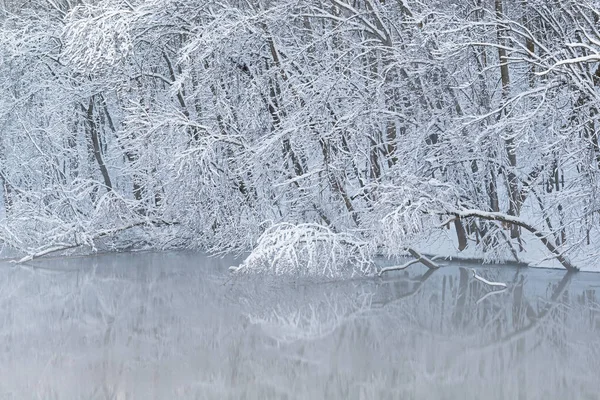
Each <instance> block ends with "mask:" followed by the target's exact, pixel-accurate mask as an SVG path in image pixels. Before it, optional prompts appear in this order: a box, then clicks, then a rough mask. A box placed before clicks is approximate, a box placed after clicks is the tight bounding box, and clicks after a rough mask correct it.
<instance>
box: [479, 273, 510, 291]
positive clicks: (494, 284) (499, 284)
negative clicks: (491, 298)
mask: <svg viewBox="0 0 600 400" xmlns="http://www.w3.org/2000/svg"><path fill="white" fill-rule="evenodd" d="M471 271H472V272H473V278H475V279H477V280H478V281H479V282H483V283H485V284H486V285H489V286H499V287H501V288H504V289H506V283H502V282H492V281H488V280H487V279H485V278H484V277H482V276H479V275H477V272H475V270H474V269H471Z"/></svg>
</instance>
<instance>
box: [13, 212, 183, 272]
mask: <svg viewBox="0 0 600 400" xmlns="http://www.w3.org/2000/svg"><path fill="white" fill-rule="evenodd" d="M146 224H154V225H171V224H172V223H169V222H166V221H158V222H152V221H141V222H135V223H132V224H129V225H126V226H122V227H119V228H115V229H107V230H103V231H100V232H98V233H96V234H95V235H93V236H92V237H91V238H90V241H94V240H98V239H101V238H104V237H107V236H111V235H114V234H116V233H119V232H123V231H126V230H128V229H131V228H135V227H137V226H141V225H146ZM88 243H89V242H81V243H61V244H55V245H52V246H48V247H46V248H44V249H42V250H38V251H36V252H34V253H32V254H29V255H27V256H25V257H23V258H21V259H19V260H16V261H12V262H13V263H15V264H23V263H26V262H28V261H31V260H33V259H34V258H40V257H43V256H46V255H48V254H51V253H56V252H58V251H64V250H71V249H74V248H77V247H80V246H83V245H85V244H88Z"/></svg>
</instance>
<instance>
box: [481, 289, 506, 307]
mask: <svg viewBox="0 0 600 400" xmlns="http://www.w3.org/2000/svg"><path fill="white" fill-rule="evenodd" d="M506 290H507V289H506V288H504V289H500V290H492V291H491V292H489V293H488V294H486V295H485V296H483V297H482V298H480V299H479V300H477V301H476V302H475V304H479V303H481V302H482V301H484V300H485V299H487V298H488V297H490V296H493V295H495V294H500V293H504V292H506Z"/></svg>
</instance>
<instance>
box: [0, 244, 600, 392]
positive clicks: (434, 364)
mask: <svg viewBox="0 0 600 400" xmlns="http://www.w3.org/2000/svg"><path fill="white" fill-rule="evenodd" d="M233 262H234V261H233V260H231V259H213V258H207V257H205V256H203V255H198V254H195V253H139V254H117V255H100V256H95V257H82V258H72V259H54V260H43V261H37V262H34V263H31V264H28V265H25V266H15V265H14V264H8V263H4V264H0V302H1V308H0V323H1V330H0V335H1V338H0V345H1V346H2V350H1V353H0V354H1V355H0V357H1V358H0V376H1V377H2V379H1V382H0V398H1V399H24V398H31V399H33V398H39V399H51V398H56V399H175V398H182V399H188V398H189V399H325V398H326V399H388V398H389V399H597V398H598V390H599V388H600V383H599V382H598V371H599V370H600V304H599V295H598V293H599V291H600V274H599V275H595V274H587V273H579V274H575V275H566V274H565V273H564V272H563V271H557V270H542V269H520V270H519V269H517V268H511V267H498V266H496V267H481V268H479V269H478V273H479V274H480V275H482V276H484V277H486V278H487V279H490V280H496V281H503V282H506V283H507V284H508V285H509V287H508V289H507V290H506V291H504V292H502V293H493V294H489V293H490V288H489V287H486V286H485V285H484V284H482V283H481V282H479V281H476V280H474V279H473V278H472V275H471V273H470V270H468V269H466V268H461V266H460V265H451V266H448V267H446V268H443V269H441V270H438V271H435V272H428V271H427V269H425V268H422V267H420V266H414V268H413V267H411V268H412V269H410V271H405V272H396V273H391V274H389V275H388V276H385V277H383V278H361V279H348V280H341V281H335V282H326V283H323V282H319V281H318V280H315V279H307V278H302V279H292V278H281V277H268V276H264V275H263V276H249V275H242V276H236V277H232V276H230V275H229V273H228V271H227V267H228V266H229V265H231V263H233ZM469 267H470V266H469ZM488 294H489V295H488ZM486 295H487V297H485V296H486Z"/></svg>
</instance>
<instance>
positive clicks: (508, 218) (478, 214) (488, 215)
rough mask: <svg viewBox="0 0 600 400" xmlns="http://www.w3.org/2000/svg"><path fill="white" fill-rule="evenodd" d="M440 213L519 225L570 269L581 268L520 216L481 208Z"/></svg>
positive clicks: (576, 269) (577, 269)
mask: <svg viewBox="0 0 600 400" xmlns="http://www.w3.org/2000/svg"><path fill="white" fill-rule="evenodd" d="M440 214H447V215H454V216H455V217H458V218H480V219H484V220H487V221H500V222H504V223H507V224H512V225H516V226H519V227H521V228H523V229H525V230H527V231H529V232H531V233H532V234H533V235H534V236H535V237H537V238H538V239H540V241H541V242H542V243H543V244H544V246H546V248H547V249H548V250H549V251H550V252H551V253H552V254H553V255H554V257H555V258H556V259H557V260H558V261H559V262H560V263H561V264H562V266H563V267H565V268H566V269H567V270H568V271H579V268H577V267H576V266H574V265H573V264H571V262H570V261H569V260H568V259H567V258H566V257H565V256H564V255H563V253H562V252H561V251H560V250H559V249H558V248H557V247H556V246H555V245H553V244H552V243H551V242H550V241H549V240H548V238H547V237H546V235H544V234H543V233H542V232H540V231H539V230H538V229H536V228H535V227H533V226H532V225H530V224H528V223H527V222H525V221H523V220H522V219H520V218H518V217H514V216H512V215H507V214H503V213H498V212H486V211H480V210H462V211H458V210H449V211H444V212H441V213H440Z"/></svg>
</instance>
